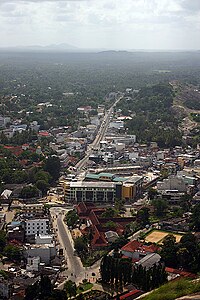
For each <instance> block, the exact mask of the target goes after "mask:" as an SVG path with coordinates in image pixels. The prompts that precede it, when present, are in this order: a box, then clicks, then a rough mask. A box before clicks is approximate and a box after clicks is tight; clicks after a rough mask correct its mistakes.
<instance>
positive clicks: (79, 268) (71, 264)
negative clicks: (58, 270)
mask: <svg viewBox="0 0 200 300" xmlns="http://www.w3.org/2000/svg"><path fill="white" fill-rule="evenodd" d="M50 212H51V216H52V219H53V227H54V229H56V232H57V237H58V240H59V243H60V245H61V248H63V250H64V256H65V261H66V266H67V270H66V271H64V276H65V280H69V279H70V280H72V281H74V282H76V283H79V282H81V281H82V280H83V279H84V278H87V279H91V280H93V278H92V273H93V272H94V273H95V274H96V276H97V277H99V275H98V273H99V267H100V261H98V262H96V263H95V264H94V265H93V266H92V267H89V268H85V267H83V265H82V262H81V260H80V258H79V257H78V256H76V255H74V247H73V243H74V242H73V239H72V237H71V233H70V231H69V229H68V227H67V225H66V224H65V223H64V216H65V214H66V212H67V210H66V209H63V208H61V207H52V208H51V209H50ZM64 282H65V281H63V282H62V283H61V284H59V286H58V288H59V289H62V288H63V286H64Z"/></svg>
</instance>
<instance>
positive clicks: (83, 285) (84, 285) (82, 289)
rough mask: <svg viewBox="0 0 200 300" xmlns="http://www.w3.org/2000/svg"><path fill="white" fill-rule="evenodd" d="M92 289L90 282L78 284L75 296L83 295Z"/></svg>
mask: <svg viewBox="0 0 200 300" xmlns="http://www.w3.org/2000/svg"><path fill="white" fill-rule="evenodd" d="M92 287H93V284H92V283H90V282H84V283H80V284H79V286H78V288H77V294H80V293H83V292H85V291H88V290H90V289H91V288H92Z"/></svg>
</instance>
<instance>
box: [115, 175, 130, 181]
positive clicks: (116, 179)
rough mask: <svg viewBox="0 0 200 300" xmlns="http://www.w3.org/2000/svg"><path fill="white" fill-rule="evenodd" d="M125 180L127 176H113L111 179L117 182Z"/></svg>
mask: <svg viewBox="0 0 200 300" xmlns="http://www.w3.org/2000/svg"><path fill="white" fill-rule="evenodd" d="M126 180H127V178H125V177H117V176H116V177H115V178H113V181H115V182H119V181H126Z"/></svg>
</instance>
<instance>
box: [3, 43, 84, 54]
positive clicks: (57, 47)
mask: <svg viewBox="0 0 200 300" xmlns="http://www.w3.org/2000/svg"><path fill="white" fill-rule="evenodd" d="M0 50H7V51H27V52H29V51H34V52H35V51H36V52H37V51H39V52H65V51H66V52H77V51H80V49H79V48H77V47H75V46H73V45H70V44H66V43H62V44H52V45H47V46H40V45H30V46H16V47H0Z"/></svg>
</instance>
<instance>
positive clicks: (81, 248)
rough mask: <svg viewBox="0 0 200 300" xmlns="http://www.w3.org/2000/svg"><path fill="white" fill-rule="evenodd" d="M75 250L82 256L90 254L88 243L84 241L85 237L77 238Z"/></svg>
mask: <svg viewBox="0 0 200 300" xmlns="http://www.w3.org/2000/svg"><path fill="white" fill-rule="evenodd" d="M74 249H75V250H76V251H77V253H79V254H80V255H83V254H85V253H87V252H88V246H87V242H86V241H85V240H84V238H83V237H77V238H76V239H75V241H74Z"/></svg>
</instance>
